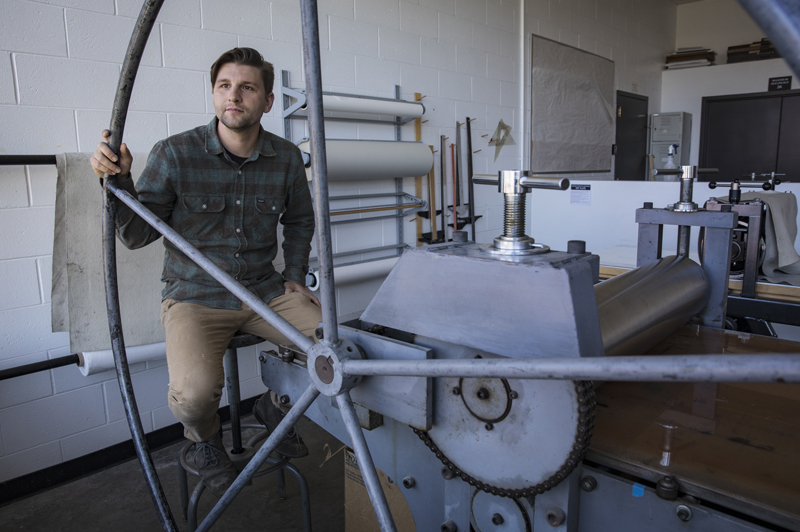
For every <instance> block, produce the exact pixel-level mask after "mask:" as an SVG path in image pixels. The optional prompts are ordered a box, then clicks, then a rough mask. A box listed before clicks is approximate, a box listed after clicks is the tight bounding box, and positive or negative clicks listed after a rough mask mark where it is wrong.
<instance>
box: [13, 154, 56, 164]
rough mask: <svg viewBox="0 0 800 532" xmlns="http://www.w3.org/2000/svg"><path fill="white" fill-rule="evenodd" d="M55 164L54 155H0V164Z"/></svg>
mask: <svg viewBox="0 0 800 532" xmlns="http://www.w3.org/2000/svg"><path fill="white" fill-rule="evenodd" d="M33 164H56V156H55V155H0V166H23V165H33Z"/></svg>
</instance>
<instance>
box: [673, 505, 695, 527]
mask: <svg viewBox="0 0 800 532" xmlns="http://www.w3.org/2000/svg"><path fill="white" fill-rule="evenodd" d="M675 514H677V516H678V519H680V520H681V521H683V522H684V523H685V522H686V521H689V520H691V518H692V509H691V508H689V507H688V506H685V505H683V504H681V505H679V506H678V507H677V508H675Z"/></svg>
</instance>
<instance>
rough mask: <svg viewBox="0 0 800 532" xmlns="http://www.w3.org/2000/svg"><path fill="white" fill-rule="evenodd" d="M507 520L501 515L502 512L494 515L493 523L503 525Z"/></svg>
mask: <svg viewBox="0 0 800 532" xmlns="http://www.w3.org/2000/svg"><path fill="white" fill-rule="evenodd" d="M505 522H506V520H505V519H503V516H502V515H500V514H494V515H493V516H492V524H493V525H494V526H500V525H502V524H503V523H505Z"/></svg>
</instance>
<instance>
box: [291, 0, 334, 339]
mask: <svg viewBox="0 0 800 532" xmlns="http://www.w3.org/2000/svg"><path fill="white" fill-rule="evenodd" d="M300 15H301V21H302V26H303V64H304V72H305V75H306V105H307V107H308V130H309V135H310V140H311V166H312V168H314V218H315V220H316V224H317V250H318V251H317V257H318V259H319V265H320V272H319V276H320V290H319V292H320V303H321V305H322V328H323V330H324V331H325V338H324V339H323V340H322V341H323V342H324V343H326V344H330V345H337V344H338V343H339V328H338V325H337V324H336V287H335V285H334V282H333V257H332V253H333V252H332V249H333V247H332V244H331V218H330V214H329V211H330V206H329V204H328V201H329V200H328V162H327V160H328V159H327V153H326V151H325V121H324V118H323V108H322V67H321V66H320V58H319V53H320V52H319V23H318V20H317V0H301V2H300Z"/></svg>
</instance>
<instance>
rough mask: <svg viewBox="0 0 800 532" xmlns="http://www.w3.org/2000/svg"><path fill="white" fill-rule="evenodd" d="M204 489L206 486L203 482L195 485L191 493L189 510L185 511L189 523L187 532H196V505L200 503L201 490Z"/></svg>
mask: <svg viewBox="0 0 800 532" xmlns="http://www.w3.org/2000/svg"><path fill="white" fill-rule="evenodd" d="M205 489H206V485H205V484H203V481H202V480H201V481H200V482H198V483H197V486H195V488H194V491H193V492H192V498H191V499H189V508H188V510H187V514H188V518H189V519H188V521H189V526H188V529H189V532H194V531H195V530H197V503H198V502H200V496H201V495H202V494H203V490H205Z"/></svg>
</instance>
